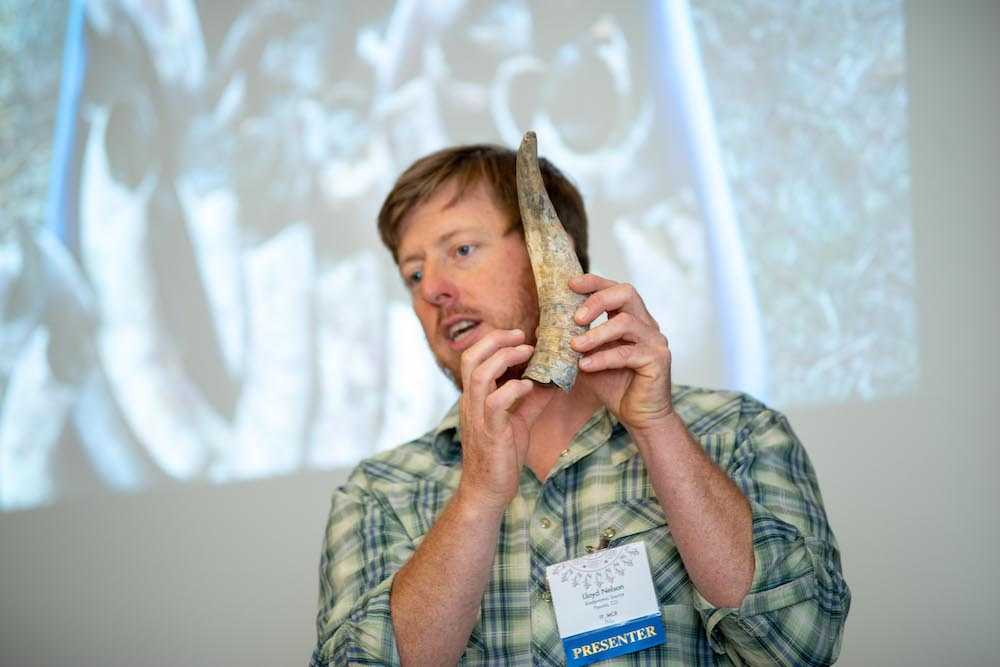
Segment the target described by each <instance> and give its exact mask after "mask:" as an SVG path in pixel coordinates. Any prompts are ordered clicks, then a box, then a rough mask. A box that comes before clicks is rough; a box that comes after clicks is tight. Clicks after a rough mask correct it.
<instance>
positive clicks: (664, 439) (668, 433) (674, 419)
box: [628, 410, 690, 452]
mask: <svg viewBox="0 0 1000 667" xmlns="http://www.w3.org/2000/svg"><path fill="white" fill-rule="evenodd" d="M628 432H629V434H630V435H631V436H632V440H633V441H634V442H635V446H636V447H638V449H639V451H640V452H644V451H647V450H648V449H650V448H652V447H663V446H665V445H669V443H672V442H673V443H683V442H685V441H686V440H687V439H688V438H689V437H690V436H689V434H688V430H687V425H686V424H685V423H684V420H683V419H681V418H680V415H678V414H677V413H676V412H674V411H673V410H671V411H670V412H668V413H666V414H664V415H663V416H661V417H658V418H657V419H655V420H653V421H650V422H648V423H646V424H644V425H643V426H642V427H640V428H629V429H628Z"/></svg>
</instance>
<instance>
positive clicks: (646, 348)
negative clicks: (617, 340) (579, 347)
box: [580, 334, 670, 375]
mask: <svg viewBox="0 0 1000 667" xmlns="http://www.w3.org/2000/svg"><path fill="white" fill-rule="evenodd" d="M669 366H670V348H669V347H667V339H666V337H665V336H663V335H662V334H657V335H656V336H655V337H654V338H653V339H651V340H650V341H646V342H642V343H636V344H621V345H613V346H611V347H607V348H604V349H598V350H597V351H595V352H592V353H591V354H588V355H587V356H585V357H583V358H582V359H580V369H581V370H583V371H585V372H587V373H595V372H597V371H603V370H608V369H610V368H631V369H633V370H635V371H640V370H641V369H642V370H648V371H649V372H648V373H646V372H643V373H640V374H642V375H646V374H649V375H652V374H655V373H656V371H655V369H657V368H669Z"/></svg>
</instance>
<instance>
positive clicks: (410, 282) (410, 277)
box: [406, 271, 424, 287]
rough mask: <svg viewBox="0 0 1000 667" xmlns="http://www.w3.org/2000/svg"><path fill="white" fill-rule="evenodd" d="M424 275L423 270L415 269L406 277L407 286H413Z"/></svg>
mask: <svg viewBox="0 0 1000 667" xmlns="http://www.w3.org/2000/svg"><path fill="white" fill-rule="evenodd" d="M423 276H424V274H423V271H414V272H413V273H411V274H410V275H408V276H407V277H406V284H407V286H409V287H413V286H414V285H416V284H417V283H419V282H420V279H421V278H423Z"/></svg>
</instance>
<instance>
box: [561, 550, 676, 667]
mask: <svg viewBox="0 0 1000 667" xmlns="http://www.w3.org/2000/svg"><path fill="white" fill-rule="evenodd" d="M545 577H546V579H548V582H549V591H550V592H551V593H552V604H553V605H554V606H555V611H556V623H557V624H558V626H559V636H560V637H561V638H562V643H563V649H565V651H566V664H567V666H568V667H573V666H574V665H587V664H590V663H592V662H597V661H598V660H605V659H607V658H613V657H614V656H617V655H624V654H626V653H633V652H635V651H641V650H642V649H645V648H649V647H650V646H656V645H658V644H662V643H664V642H665V641H666V639H667V638H666V635H665V633H664V629H663V617H662V616H661V615H660V605H659V603H658V602H657V601H656V591H655V589H654V588H653V577H652V576H651V575H650V573H649V557H648V556H647V555H646V545H645V544H643V543H642V542H635V543H633V544H625V545H623V546H620V547H615V548H614V549H601V550H599V551H595V552H594V553H592V554H587V555H586V556H584V557H582V558H575V559H573V560H567V561H563V562H562V563H556V564H555V565H550V566H549V567H548V568H546V570H545Z"/></svg>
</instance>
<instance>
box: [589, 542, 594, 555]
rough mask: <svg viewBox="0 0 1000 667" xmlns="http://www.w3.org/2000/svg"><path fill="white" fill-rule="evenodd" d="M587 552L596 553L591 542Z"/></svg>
mask: <svg viewBox="0 0 1000 667" xmlns="http://www.w3.org/2000/svg"><path fill="white" fill-rule="evenodd" d="M587 553H588V554H592V553H594V547H592V546H591V545H589V544H588V545H587Z"/></svg>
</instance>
